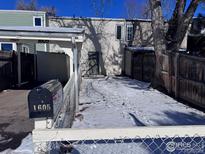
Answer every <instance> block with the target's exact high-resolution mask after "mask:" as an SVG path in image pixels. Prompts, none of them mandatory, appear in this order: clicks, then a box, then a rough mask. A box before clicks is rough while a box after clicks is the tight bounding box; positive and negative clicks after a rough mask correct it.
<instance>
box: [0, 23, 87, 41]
mask: <svg viewBox="0 0 205 154" xmlns="http://www.w3.org/2000/svg"><path fill="white" fill-rule="evenodd" d="M83 34H84V30H83V29H81V28H53V27H19V26H18V27H16V26H14V27H4V26H3V27H0V39H1V40H2V41H4V40H5V41H8V40H10V41H13V42H21V41H22V40H30V41H63V42H67V41H69V42H71V41H72V38H75V42H76V43H78V42H83V37H84V35H83Z"/></svg>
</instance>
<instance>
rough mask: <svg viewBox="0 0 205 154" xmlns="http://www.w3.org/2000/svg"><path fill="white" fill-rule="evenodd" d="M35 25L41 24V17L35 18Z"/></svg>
mask: <svg viewBox="0 0 205 154" xmlns="http://www.w3.org/2000/svg"><path fill="white" fill-rule="evenodd" d="M35 26H42V25H41V18H35Z"/></svg>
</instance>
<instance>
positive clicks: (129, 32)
mask: <svg viewBox="0 0 205 154" xmlns="http://www.w3.org/2000/svg"><path fill="white" fill-rule="evenodd" d="M127 40H128V41H132V40H133V25H127Z"/></svg>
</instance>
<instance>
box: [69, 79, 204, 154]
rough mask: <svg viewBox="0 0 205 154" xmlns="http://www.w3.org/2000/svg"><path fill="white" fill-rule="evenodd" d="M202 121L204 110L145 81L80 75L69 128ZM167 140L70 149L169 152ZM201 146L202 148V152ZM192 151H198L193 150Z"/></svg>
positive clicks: (99, 153) (76, 153)
mask: <svg viewBox="0 0 205 154" xmlns="http://www.w3.org/2000/svg"><path fill="white" fill-rule="evenodd" d="M202 124H205V113H203V112H201V111H198V110H196V109H193V108H191V107H189V106H186V105H184V104H182V103H179V102H177V101H176V100H174V99H173V98H171V97H169V96H167V95H165V94H163V93H161V92H159V91H157V90H155V89H152V88H150V87H149V84H148V83H144V82H140V81H137V80H132V79H129V78H126V77H109V78H100V79H83V82H82V90H81V93H80V112H79V113H78V115H77V116H76V119H75V121H74V123H73V126H72V128H114V127H136V126H158V125H160V126H161V125H202ZM136 135H137V134H136ZM166 144H167V143H165V142H164V141H162V140H160V141H159V140H155V141H153V140H152V139H149V140H146V141H145V140H143V139H142V140H141V139H139V141H138V140H137V143H132V142H131V143H126V144H124V143H117V144H115V143H114V144H110V143H107V144H92V143H91V144H79V145H78V144H77V145H76V146H74V147H75V148H74V150H73V151H72V153H73V154H79V153H83V154H85V153H86V154H90V153H95V154H102V153H103V154H111V153H112V154H113V153H114V154H118V153H119V154H124V153H126V154H130V153H134V154H135V153H140V154H141V153H143V154H145V153H170V152H169V151H167V148H166ZM187 144H189V143H187ZM183 150H186V148H184V149H183ZM192 150H193V149H192ZM197 150H198V149H197ZM200 150H201V149H200ZM204 150H205V149H204V148H202V151H203V152H204ZM175 152H176V153H177V151H175ZM178 152H179V153H180V152H181V153H186V152H190V151H178ZM192 152H193V151H192ZM200 152H201V151H200ZM203 152H202V153H203ZM194 153H197V152H196V151H194Z"/></svg>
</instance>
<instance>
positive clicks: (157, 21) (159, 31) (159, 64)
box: [150, 0, 166, 87]
mask: <svg viewBox="0 0 205 154" xmlns="http://www.w3.org/2000/svg"><path fill="white" fill-rule="evenodd" d="M150 6H151V10H152V30H153V39H154V49H155V56H156V65H155V77H154V81H153V86H154V87H158V86H160V85H164V82H163V79H162V74H161V72H162V68H163V57H162V54H163V53H165V52H166V44H165V25H164V20H163V16H162V8H161V0H150Z"/></svg>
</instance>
